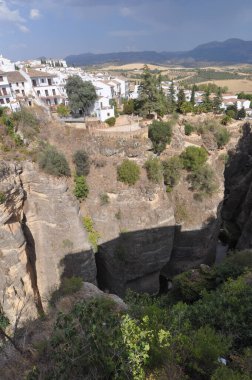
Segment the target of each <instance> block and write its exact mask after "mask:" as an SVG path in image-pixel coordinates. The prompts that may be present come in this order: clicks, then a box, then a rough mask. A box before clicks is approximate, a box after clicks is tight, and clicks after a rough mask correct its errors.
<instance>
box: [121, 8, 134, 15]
mask: <svg viewBox="0 0 252 380" xmlns="http://www.w3.org/2000/svg"><path fill="white" fill-rule="evenodd" d="M120 13H121V14H122V15H123V16H125V17H127V16H130V15H131V13H132V11H131V9H130V8H128V7H123V8H121V9H120Z"/></svg>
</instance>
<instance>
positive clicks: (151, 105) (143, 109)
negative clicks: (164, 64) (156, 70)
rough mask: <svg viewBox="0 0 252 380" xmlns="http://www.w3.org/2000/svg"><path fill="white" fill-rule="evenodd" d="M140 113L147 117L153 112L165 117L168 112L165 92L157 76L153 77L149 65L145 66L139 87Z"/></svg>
mask: <svg viewBox="0 0 252 380" xmlns="http://www.w3.org/2000/svg"><path fill="white" fill-rule="evenodd" d="M138 107H139V112H140V114H141V115H142V116H147V115H149V114H150V113H151V112H157V113H158V115H161V116H162V115H164V114H165V111H166V107H167V104H166V99H165V95H164V93H163V90H162V88H161V86H160V83H159V82H158V79H157V77H156V76H155V75H152V74H151V72H150V69H149V67H148V66H147V65H145V66H144V69H143V74H142V82H141V85H140V87H139V98H138Z"/></svg>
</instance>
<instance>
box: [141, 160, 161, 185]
mask: <svg viewBox="0 0 252 380" xmlns="http://www.w3.org/2000/svg"><path fill="white" fill-rule="evenodd" d="M144 167H145V169H146V171H147V177H148V179H149V180H150V181H151V182H154V183H160V182H161V181H162V179H163V166H162V163H161V162H160V160H159V159H158V158H157V157H154V158H149V159H148V160H147V161H146V162H145V164H144Z"/></svg>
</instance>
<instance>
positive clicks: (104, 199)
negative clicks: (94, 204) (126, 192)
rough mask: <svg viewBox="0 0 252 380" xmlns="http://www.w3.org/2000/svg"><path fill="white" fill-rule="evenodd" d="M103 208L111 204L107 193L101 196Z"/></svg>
mask: <svg viewBox="0 0 252 380" xmlns="http://www.w3.org/2000/svg"><path fill="white" fill-rule="evenodd" d="M100 201H101V206H104V205H107V204H108V203H109V196H108V194H107V193H101V194H100Z"/></svg>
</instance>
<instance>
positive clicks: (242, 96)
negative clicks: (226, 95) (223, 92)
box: [237, 92, 252, 101]
mask: <svg viewBox="0 0 252 380" xmlns="http://www.w3.org/2000/svg"><path fill="white" fill-rule="evenodd" d="M237 95H238V99H247V100H251V101H252V94H245V93H244V92H239V94H237Z"/></svg>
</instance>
